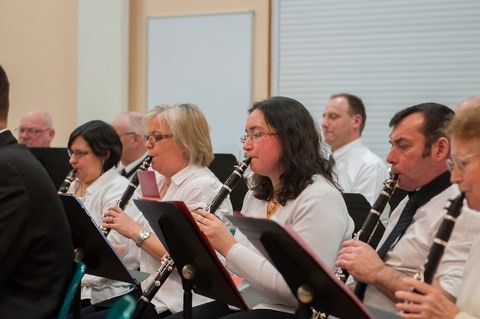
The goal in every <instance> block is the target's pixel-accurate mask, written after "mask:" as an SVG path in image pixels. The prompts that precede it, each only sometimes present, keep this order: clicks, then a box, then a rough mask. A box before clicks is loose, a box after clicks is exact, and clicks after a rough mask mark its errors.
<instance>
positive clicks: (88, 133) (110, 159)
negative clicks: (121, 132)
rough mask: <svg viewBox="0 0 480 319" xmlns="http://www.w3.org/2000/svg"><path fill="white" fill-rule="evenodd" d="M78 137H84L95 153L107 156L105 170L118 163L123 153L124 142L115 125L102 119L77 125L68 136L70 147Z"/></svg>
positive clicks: (99, 155) (104, 164)
mask: <svg viewBox="0 0 480 319" xmlns="http://www.w3.org/2000/svg"><path fill="white" fill-rule="evenodd" d="M77 137H82V138H83V139H84V140H85V141H86V142H87V143H88V145H89V146H90V148H91V149H92V152H93V154H95V155H96V156H98V157H105V158H106V160H105V163H103V171H104V172H106V171H108V170H109V169H110V168H112V167H114V166H116V165H117V163H118V162H119V161H120V157H121V155H122V142H121V141H120V138H119V137H118V134H117V132H115V130H114V129H113V127H112V126H111V125H110V124H108V123H105V122H104V121H100V120H93V121H90V122H87V123H85V124H82V125H80V126H79V127H77V128H76V129H75V130H73V132H72V133H71V134H70V137H69V138H68V148H70V147H71V146H72V143H73V141H74V140H75V139H76V138H77Z"/></svg>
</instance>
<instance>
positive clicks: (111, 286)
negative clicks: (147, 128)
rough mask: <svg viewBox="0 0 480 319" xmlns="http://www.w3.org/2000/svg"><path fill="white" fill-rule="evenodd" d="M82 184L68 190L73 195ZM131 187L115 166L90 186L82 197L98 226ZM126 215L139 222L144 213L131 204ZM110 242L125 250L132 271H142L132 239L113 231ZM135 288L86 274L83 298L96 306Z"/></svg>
mask: <svg viewBox="0 0 480 319" xmlns="http://www.w3.org/2000/svg"><path fill="white" fill-rule="evenodd" d="M78 187H79V183H78V182H77V181H74V182H73V183H72V184H71V185H70V188H69V190H68V192H69V193H75V190H76V189H77V188H78ZM127 187H128V180H127V179H126V178H125V177H122V176H120V175H119V174H118V173H117V172H116V170H115V168H114V167H112V168H111V169H110V170H108V171H107V172H105V173H103V174H102V175H101V176H100V177H99V178H98V179H97V180H96V181H95V182H93V184H92V185H90V186H89V187H88V188H87V190H86V193H85V196H83V197H79V199H80V200H81V201H82V203H83V205H84V206H85V208H86V209H87V211H88V212H89V213H90V215H91V217H92V219H93V220H94V221H95V223H96V224H97V225H101V223H102V219H103V215H104V214H105V213H106V212H107V211H108V208H110V207H112V206H115V205H116V203H117V201H118V200H119V199H120V198H121V197H122V195H123V193H124V192H125V190H126V189H127ZM125 213H126V214H128V215H129V216H130V217H132V218H133V219H138V218H139V216H140V211H139V210H138V209H137V207H136V206H135V205H133V204H132V202H131V201H130V203H129V204H128V205H127V207H126V208H125ZM107 239H108V240H109V242H110V243H111V244H113V245H114V246H115V245H121V247H125V253H124V254H123V255H120V254H119V257H120V259H121V260H122V262H123V264H124V265H125V267H127V268H129V269H138V267H139V266H140V249H139V248H138V247H137V246H136V245H135V243H134V242H133V241H131V240H128V239H127V238H125V237H123V236H122V235H120V234H119V233H118V232H116V231H115V230H112V231H110V233H109V234H108V236H107ZM133 288H134V287H133V286H132V285H131V284H128V283H125V282H120V281H114V280H110V279H106V278H101V277H97V276H92V275H85V276H84V277H83V279H82V299H91V303H92V304H96V303H99V302H101V301H104V300H106V299H110V298H113V297H117V296H121V295H124V294H126V293H128V292H129V291H131V290H132V289H133Z"/></svg>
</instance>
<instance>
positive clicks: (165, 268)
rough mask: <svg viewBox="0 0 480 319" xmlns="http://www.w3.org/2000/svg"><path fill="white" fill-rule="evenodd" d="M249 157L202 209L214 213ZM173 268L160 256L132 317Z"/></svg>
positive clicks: (150, 298)
mask: <svg viewBox="0 0 480 319" xmlns="http://www.w3.org/2000/svg"><path fill="white" fill-rule="evenodd" d="M251 160H252V159H251V158H247V159H246V160H244V161H243V162H239V163H238V165H235V170H234V171H233V172H232V174H230V176H229V177H228V178H227V180H226V181H225V183H224V184H223V185H222V188H221V189H220V191H219V192H218V193H217V195H216V196H215V198H214V199H213V200H212V201H211V202H209V203H208V204H207V206H205V207H204V208H203V210H204V211H206V212H209V213H212V214H215V212H216V211H217V209H218V208H219V207H220V205H221V204H222V202H223V201H224V200H225V198H226V197H227V196H228V195H229V194H230V193H231V191H232V190H233V189H234V188H235V186H236V185H237V183H238V181H239V180H240V178H242V177H243V173H244V172H245V170H246V169H247V167H248V165H249V164H250V161H251ZM174 269H175V263H174V261H173V259H172V257H170V256H169V255H168V254H167V255H165V256H164V257H163V258H162V263H161V265H160V268H159V269H158V270H157V272H156V276H155V278H154V279H153V281H152V282H150V284H149V285H148V286H147V288H146V289H145V291H144V292H143V294H142V296H141V297H140V299H139V300H138V301H137V307H136V309H135V313H134V315H133V316H132V318H134V319H136V318H140V317H141V315H142V314H143V312H144V311H145V308H146V307H147V306H148V304H149V303H150V301H151V300H152V299H153V297H154V296H155V295H156V293H157V292H158V290H159V289H160V288H161V287H162V285H163V283H164V282H165V281H166V280H167V278H168V277H169V276H170V274H171V273H172V272H173V270H174Z"/></svg>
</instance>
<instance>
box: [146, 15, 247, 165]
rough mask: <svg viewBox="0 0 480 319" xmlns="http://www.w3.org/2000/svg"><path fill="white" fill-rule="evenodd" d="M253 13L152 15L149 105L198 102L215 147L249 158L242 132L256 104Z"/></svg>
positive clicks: (148, 73) (148, 57)
mask: <svg viewBox="0 0 480 319" xmlns="http://www.w3.org/2000/svg"><path fill="white" fill-rule="evenodd" d="M252 28H253V13H252V12H251V11H248V12H239V13H224V14H206V15H194V16H168V17H151V18H149V19H148V40H147V45H148V48H147V103H148V105H147V108H148V109H150V108H152V107H154V106H155V105H158V104H165V103H194V104H196V105H198V106H199V107H200V109H201V110H202V111H203V113H204V114H205V116H206V118H207V120H208V123H209V127H210V136H211V139H212V144H213V151H214V152H215V153H231V154H234V155H235V156H236V157H237V158H238V159H241V158H243V151H242V147H241V146H242V145H241V143H240V140H239V137H240V136H241V135H243V134H244V133H243V132H244V131H245V121H246V118H247V110H248V108H249V107H250V106H251V104H252V55H253V52H252V43H253V42H252V32H253V30H252Z"/></svg>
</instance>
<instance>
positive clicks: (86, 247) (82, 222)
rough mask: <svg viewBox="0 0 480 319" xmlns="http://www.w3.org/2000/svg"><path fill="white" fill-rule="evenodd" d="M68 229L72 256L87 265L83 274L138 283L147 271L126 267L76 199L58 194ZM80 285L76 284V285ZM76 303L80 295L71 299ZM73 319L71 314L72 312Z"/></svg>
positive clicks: (143, 278) (145, 276)
mask: <svg viewBox="0 0 480 319" xmlns="http://www.w3.org/2000/svg"><path fill="white" fill-rule="evenodd" d="M59 196H60V199H61V201H62V204H63V207H64V210H65V213H66V215H67V219H68V222H69V224H70V229H71V232H72V240H73V246H74V247H75V253H76V258H77V259H80V260H81V261H82V262H83V263H85V265H86V266H87V268H86V271H85V273H87V274H90V275H94V276H98V277H103V278H108V279H113V280H118V281H123V282H127V283H130V284H134V285H139V284H140V283H141V282H142V281H143V280H145V279H146V278H147V277H148V275H149V274H147V273H143V272H140V271H136V270H128V269H127V268H125V265H124V264H123V263H122V261H121V260H120V258H119V257H118V255H117V253H116V252H115V249H114V248H113V247H112V246H111V245H110V242H109V241H108V240H107V239H106V237H105V235H103V232H102V231H101V230H100V229H99V228H98V226H97V224H96V223H95V222H94V221H93V219H92V218H91V217H90V214H89V213H88V211H87V210H86V209H85V207H84V206H83V204H82V203H81V201H80V200H78V199H77V198H76V197H75V196H73V195H71V194H59ZM79 287H80V286H79ZM75 302H80V294H79V291H78V297H76V299H75V301H74V309H75ZM74 318H78V317H75V314H74Z"/></svg>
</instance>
